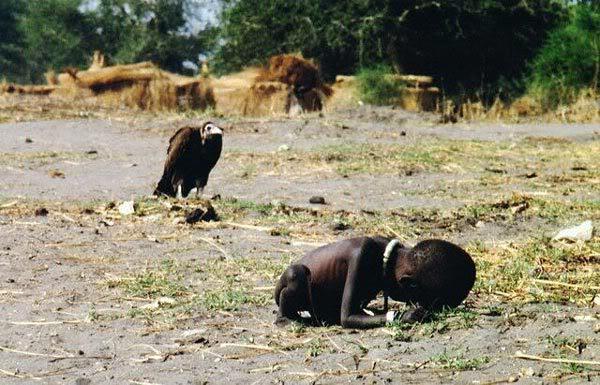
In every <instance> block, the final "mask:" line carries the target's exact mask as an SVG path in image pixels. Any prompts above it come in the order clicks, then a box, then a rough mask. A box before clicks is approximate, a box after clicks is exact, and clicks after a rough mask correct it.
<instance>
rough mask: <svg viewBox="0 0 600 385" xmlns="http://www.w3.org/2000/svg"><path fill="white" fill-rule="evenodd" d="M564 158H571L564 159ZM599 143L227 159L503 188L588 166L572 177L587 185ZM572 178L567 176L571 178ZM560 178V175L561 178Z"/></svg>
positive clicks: (438, 144) (331, 148)
mask: <svg viewBox="0 0 600 385" xmlns="http://www.w3.org/2000/svg"><path fill="white" fill-rule="evenodd" d="M565 154H569V157H568V159H565V156H564V155H565ZM599 154H600V143H598V142H597V141H590V142H581V143H580V142H571V141H569V140H551V139H549V138H544V137H541V138H535V137H528V138H525V139H523V140H521V141H520V142H492V141H487V142H483V141H474V140H471V141H464V140H447V139H445V140H440V139H426V140H421V141H419V142H418V143H403V144H362V143H351V142H350V143H346V144H343V145H328V146H323V147H316V148H314V149H311V150H310V151H299V150H292V151H288V152H259V153H255V152H253V153H248V152H244V151H230V152H228V153H227V154H226V155H225V157H226V158H227V159H228V160H231V161H234V162H236V163H238V164H239V165H240V167H242V168H243V167H247V165H248V164H249V163H251V164H252V165H253V167H255V169H253V172H259V173H261V174H266V175H282V176H283V175H296V176H298V175H308V174H310V175H314V173H315V172H319V173H321V174H323V173H325V174H330V175H336V174H337V175H356V174H372V173H377V174H397V175H401V176H404V175H405V174H406V172H407V171H410V172H415V171H416V172H419V171H429V172H445V173H449V172H452V173H459V174H460V173H465V172H481V173H484V174H483V176H484V177H485V178H488V179H485V178H483V179H482V180H481V183H483V184H484V185H485V186H487V185H489V184H494V183H495V182H494V179H493V178H496V179H498V180H499V181H500V182H499V183H501V182H502V181H503V180H504V179H502V178H506V177H518V178H520V179H521V180H523V179H524V177H521V176H520V175H522V174H527V173H528V172H531V171H535V172H536V173H537V174H539V175H541V176H542V177H543V178H546V179H545V180H537V179H536V180H533V182H534V183H535V182H538V183H541V184H543V183H546V184H547V182H551V181H548V180H547V178H550V177H552V175H556V173H557V171H559V170H563V173H564V172H566V170H565V168H566V167H569V168H570V167H575V166H585V167H586V169H587V170H586V172H584V173H580V172H577V173H574V172H573V171H572V170H568V173H569V174H573V175H574V177H575V178H579V179H581V178H584V179H585V180H586V181H587V182H592V181H594V180H598V178H599V177H600V169H599V168H598V166H597V165H598V164H600V155H599ZM486 170H498V172H502V173H505V174H506V175H503V176H500V177H499V176H497V175H498V174H490V172H489V171H486ZM569 174H565V175H567V176H569ZM559 175H560V174H559Z"/></svg>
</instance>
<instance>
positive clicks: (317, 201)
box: [308, 195, 325, 205]
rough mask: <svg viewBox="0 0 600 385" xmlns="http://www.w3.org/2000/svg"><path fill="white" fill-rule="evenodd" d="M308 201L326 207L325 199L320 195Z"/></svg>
mask: <svg viewBox="0 0 600 385" xmlns="http://www.w3.org/2000/svg"><path fill="white" fill-rule="evenodd" d="M308 201H309V202H310V203H312V204H315V205H324V204H325V198H323V197H322V196H318V195H315V196H312V197H310V199H309V200H308Z"/></svg>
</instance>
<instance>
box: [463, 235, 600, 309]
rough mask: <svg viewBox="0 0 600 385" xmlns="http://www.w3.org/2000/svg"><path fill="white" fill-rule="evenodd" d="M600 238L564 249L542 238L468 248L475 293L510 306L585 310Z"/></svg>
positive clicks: (599, 281)
mask: <svg viewBox="0 0 600 385" xmlns="http://www.w3.org/2000/svg"><path fill="white" fill-rule="evenodd" d="M598 250H600V238H598V237H596V238H594V239H592V240H591V241H589V242H586V243H575V244H566V243H562V242H552V241H550V240H549V239H547V238H538V239H530V240H528V241H526V242H524V243H509V244H503V245H497V246H495V247H485V248H481V245H478V246H475V247H469V248H468V251H469V252H470V253H471V254H472V255H473V256H474V258H475V260H476V262H477V265H478V266H477V267H478V270H477V275H478V279H477V282H476V284H475V289H474V290H475V292H477V293H480V294H486V295H497V296H500V297H501V298H503V300H510V301H514V302H520V303H524V302H547V301H549V302H558V303H564V302H568V303H575V304H578V305H587V304H588V303H589V302H590V301H591V300H592V298H593V296H594V295H595V294H596V293H597V290H598V289H597V288H598V287H600V269H599V265H600V257H599V255H598Z"/></svg>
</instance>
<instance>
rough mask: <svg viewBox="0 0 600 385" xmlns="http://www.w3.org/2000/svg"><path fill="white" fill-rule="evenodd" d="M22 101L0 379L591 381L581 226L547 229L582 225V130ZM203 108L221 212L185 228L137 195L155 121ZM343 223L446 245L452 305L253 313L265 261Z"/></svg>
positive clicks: (13, 112)
mask: <svg viewBox="0 0 600 385" xmlns="http://www.w3.org/2000/svg"><path fill="white" fill-rule="evenodd" d="M9 104H10V103H9ZM23 106H25V107H23ZM36 108H38V107H32V105H27V103H23V104H22V105H21V104H19V103H12V104H10V105H9V106H8V107H6V105H5V106H4V107H3V108H0V117H1V119H2V120H4V121H6V123H4V124H1V125H0V133H1V137H2V140H1V141H0V172H1V174H2V183H1V185H0V312H1V314H2V317H1V318H0V322H1V323H2V329H1V331H0V357H1V359H0V383H2V384H13V383H14V384H17V383H26V384H29V383H40V384H46V383H47V384H76V383H77V384H90V383H91V384H107V383H116V384H205V383H209V384H218V383H223V382H224V378H227V379H228V381H229V382H231V383H234V384H238V383H244V384H271V383H287V384H293V383H307V384H308V383H311V384H312V383H318V384H327V383H341V382H353V383H364V384H383V383H390V382H393V383H399V382H401V383H465V384H492V383H494V384H495V383H504V382H514V381H518V383H519V384H521V383H522V384H542V383H544V384H549V383H571V384H579V383H587V382H589V383H598V382H599V381H600V377H599V374H600V372H598V370H599V369H600V366H599V365H597V364H594V362H590V363H587V364H586V363H585V362H583V361H595V362H596V363H597V362H598V361H600V343H599V338H598V337H599V334H598V333H599V332H600V315H599V314H600V311H599V309H600V299H599V297H598V296H597V293H598V290H599V288H600V271H599V267H600V238H599V237H598V235H596V236H595V238H593V239H592V240H591V241H588V242H586V243H582V244H577V243H575V244H569V243H562V242H554V241H551V240H550V239H549V238H550V237H551V236H552V235H553V234H555V233H556V231H557V230H559V229H561V228H563V227H565V226H570V225H574V224H578V223H580V222H582V221H583V220H585V219H592V220H593V221H594V223H595V225H596V227H598V225H600V200H599V197H600V134H599V133H598V130H599V128H598V127H597V126H593V125H561V124H536V123H530V124H526V125H525V124H524V125H503V124H500V123H498V124H487V123H486V124H468V125H467V124H456V125H438V124H436V123H435V121H436V119H437V117H435V116H430V115H415V114H408V113H405V112H401V111H397V110H392V109H387V108H370V107H363V108H361V109H358V110H353V111H347V112H339V113H335V114H325V115H324V116H318V115H307V116H302V117H299V118H293V119H288V118H283V117H282V118H271V119H264V120H263V119H225V118H223V117H215V116H210V115H199V116H194V115H188V116H184V115H181V114H161V115H147V114H144V115H137V114H134V113H130V112H122V113H118V114H117V116H118V117H117V118H116V119H109V118H108V114H109V113H110V112H109V111H99V110H97V109H94V110H89V111H87V110H85V111H70V112H69V115H68V117H69V119H68V120H56V118H60V117H62V116H64V114H61V113H60V111H59V112H57V111H56V110H52V109H44V107H43V106H42V107H39V110H36ZM65 111H67V110H65ZM77 115H79V116H83V118H81V117H80V118H77V119H75V117H76V116H77ZM49 119H50V120H49ZM52 119H54V120H52ZM206 119H212V120H214V121H216V122H218V123H220V124H222V125H223V126H225V127H226V137H225V144H224V146H225V150H224V154H223V157H222V159H221V161H220V162H219V164H218V165H217V167H216V169H215V170H214V173H213V175H212V177H211V179H210V181H209V185H208V187H207V190H206V192H205V196H206V197H211V196H213V195H216V194H219V195H220V197H221V199H215V200H213V202H212V203H213V205H214V207H215V208H216V210H217V212H218V213H219V215H220V217H221V220H220V221H219V222H211V223H204V224H195V225H188V224H185V223H181V218H183V216H184V214H185V213H186V212H188V211H189V210H191V209H192V208H194V207H195V206H197V205H200V204H202V202H201V201H196V200H188V201H184V202H175V201H166V200H156V199H152V198H150V197H148V194H149V193H150V192H151V191H152V187H153V185H154V183H155V182H156V181H157V180H158V177H159V176H160V172H161V168H162V162H163V161H164V156H165V150H166V141H167V138H168V136H169V135H170V134H171V133H172V132H173V131H174V130H175V129H176V128H177V126H178V125H181V124H184V123H191V122H200V121H203V120H206ZM17 120H22V121H21V122H16V121H17ZM312 195H322V196H323V197H325V199H326V202H327V204H326V205H311V204H309V203H308V199H309V198H310V197H311V196H312ZM128 199H134V200H135V202H136V213H135V214H134V215H130V216H121V215H120V214H119V212H118V210H117V208H116V207H115V206H116V205H117V206H118V204H119V203H121V202H122V201H123V200H128ZM41 208H45V209H46V210H47V212H48V213H47V214H46V215H43V214H45V213H44V212H43V210H41ZM36 210H37V213H36ZM36 214H37V215H36ZM362 234H387V235H394V236H397V237H400V238H401V239H403V240H404V241H406V242H407V243H415V242H417V241H418V240H420V239H424V238H429V237H443V238H446V239H450V240H453V241H455V242H457V243H459V244H461V245H463V246H464V247H466V248H467V249H468V250H469V251H470V252H471V253H472V255H473V257H474V258H475V260H476V262H477V265H478V281H477V283H476V287H475V289H474V291H473V293H472V295H471V296H470V297H469V298H468V300H467V302H466V305H465V306H464V307H461V308H459V309H457V310H455V311H451V312H447V313H444V314H439V315H437V317H436V318H435V319H434V320H433V321H431V322H428V323H424V324H421V325H416V326H411V327H405V326H403V325H395V326H393V327H386V328H381V329H376V330H369V331H352V330H342V329H340V328H339V327H335V326H333V327H322V328H305V327H302V326H299V325H294V326H291V327H288V328H277V327H275V326H273V325H272V321H273V320H274V314H273V312H274V311H275V306H274V303H273V300H272V298H271V292H272V288H273V285H274V282H275V280H276V279H277V277H278V275H279V274H280V273H281V272H282V270H283V269H284V268H285V266H286V265H287V264H289V263H290V261H292V260H294V259H296V258H299V257H300V256H301V255H302V254H303V253H304V252H306V251H307V250H309V249H311V248H313V247H315V246H317V245H320V244H322V243H325V242H330V241H334V240H337V239H342V238H346V237H350V236H354V235H362ZM397 306H401V304H398V305H397ZM518 352H521V353H523V354H528V355H533V356H537V357H544V358H550V359H563V360H566V361H567V362H562V363H561V362H558V363H555V362H544V361H539V360H534V361H531V360H525V359H523V358H518V357H517V356H518V354H519V353H518ZM571 361H572V362H571Z"/></svg>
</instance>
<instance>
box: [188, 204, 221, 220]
mask: <svg viewBox="0 0 600 385" xmlns="http://www.w3.org/2000/svg"><path fill="white" fill-rule="evenodd" d="M218 220H219V216H218V215H217V212H216V211H215V209H214V208H213V207H212V206H208V207H206V209H205V208H197V209H195V210H193V211H192V212H190V213H188V214H186V216H185V222H186V223H189V224H192V223H196V222H200V221H203V222H210V221H218Z"/></svg>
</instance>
